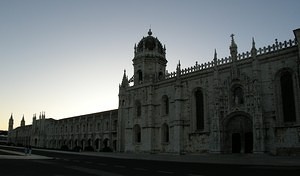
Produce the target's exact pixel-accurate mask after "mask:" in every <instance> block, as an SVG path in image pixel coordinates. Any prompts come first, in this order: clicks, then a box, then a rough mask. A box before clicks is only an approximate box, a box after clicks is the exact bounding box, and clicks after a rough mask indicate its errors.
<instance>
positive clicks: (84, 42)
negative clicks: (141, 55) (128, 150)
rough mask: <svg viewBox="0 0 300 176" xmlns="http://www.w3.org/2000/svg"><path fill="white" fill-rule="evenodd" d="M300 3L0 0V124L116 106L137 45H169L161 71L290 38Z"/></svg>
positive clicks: (293, 0) (263, 0) (287, 0)
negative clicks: (147, 40)
mask: <svg viewBox="0 0 300 176" xmlns="http://www.w3.org/2000/svg"><path fill="white" fill-rule="evenodd" d="M299 9H300V1H299V0H284V1H283V0H272V1H269V0H251V1H249V0H226V1H224V0H186V1H182V0H0V86H1V89H0V130H7V128H8V120H9V117H10V116H11V114H13V118H14V128H15V127H18V126H20V122H21V119H22V117H23V115H24V118H25V122H26V125H28V124H31V123H32V117H33V114H37V116H38V115H39V114H40V112H45V114H46V118H54V119H61V118H67V117H72V116H78V115H83V114H89V113H95V112H101V111H106V110H111V109H116V108H118V90H119V84H120V83H121V81H122V77H123V72H124V69H126V72H127V74H128V76H129V77H131V76H132V75H133V66H132V59H133V55H134V44H135V43H138V42H139V41H140V40H141V39H142V37H143V36H147V32H148V30H149V28H151V30H152V32H153V36H154V37H157V38H158V39H159V40H160V41H161V43H162V44H165V45H166V53H167V54H166V57H167V60H168V63H167V70H168V71H169V72H172V71H175V68H176V65H177V63H178V61H179V60H180V62H181V67H182V68H185V67H190V66H193V65H195V62H196V61H197V62H198V63H200V64H201V63H204V62H208V61H211V60H212V59H213V56H214V50H215V49H216V51H217V54H218V58H219V59H221V58H224V57H228V56H229V45H230V41H231V38H230V35H231V34H232V33H233V34H235V42H236V43H237V45H238V52H240V53H241V52H246V51H250V49H251V42H252V37H254V39H255V42H256V47H257V48H259V47H264V46H267V45H270V44H273V43H274V41H275V39H278V41H284V40H289V39H294V34H293V30H294V29H297V28H300V24H299V22H300V21H299V19H300V12H299Z"/></svg>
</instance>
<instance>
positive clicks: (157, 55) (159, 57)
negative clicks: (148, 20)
mask: <svg viewBox="0 0 300 176" xmlns="http://www.w3.org/2000/svg"><path fill="white" fill-rule="evenodd" d="M132 61H133V67H134V85H138V84H143V83H146V82H148V83H149V82H155V81H159V80H162V79H164V77H165V73H166V65H167V62H168V61H167V59H166V48H165V46H163V45H162V44H161V43H160V41H159V40H158V39H157V38H156V37H153V36H152V31H151V29H149V31H148V36H147V37H143V38H142V39H141V40H140V42H139V43H138V45H135V46H134V58H133V60H132Z"/></svg>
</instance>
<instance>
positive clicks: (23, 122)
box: [21, 114, 25, 127]
mask: <svg viewBox="0 0 300 176" xmlns="http://www.w3.org/2000/svg"><path fill="white" fill-rule="evenodd" d="M23 126H25V120H24V114H23V118H22V120H21V127H23Z"/></svg>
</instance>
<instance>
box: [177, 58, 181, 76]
mask: <svg viewBox="0 0 300 176" xmlns="http://www.w3.org/2000/svg"><path fill="white" fill-rule="evenodd" d="M176 75H177V77H179V76H180V75H181V64H180V60H179V61H178V64H177V68H176Z"/></svg>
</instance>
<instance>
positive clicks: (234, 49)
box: [229, 34, 237, 61]
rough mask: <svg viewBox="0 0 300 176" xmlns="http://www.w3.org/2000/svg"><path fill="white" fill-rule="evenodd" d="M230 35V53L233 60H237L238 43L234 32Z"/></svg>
mask: <svg viewBox="0 0 300 176" xmlns="http://www.w3.org/2000/svg"><path fill="white" fill-rule="evenodd" d="M230 37H231V45H230V47H229V49H230V55H231V58H232V61H236V59H237V45H236V43H235V41H234V38H233V37H234V34H231V35H230Z"/></svg>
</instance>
